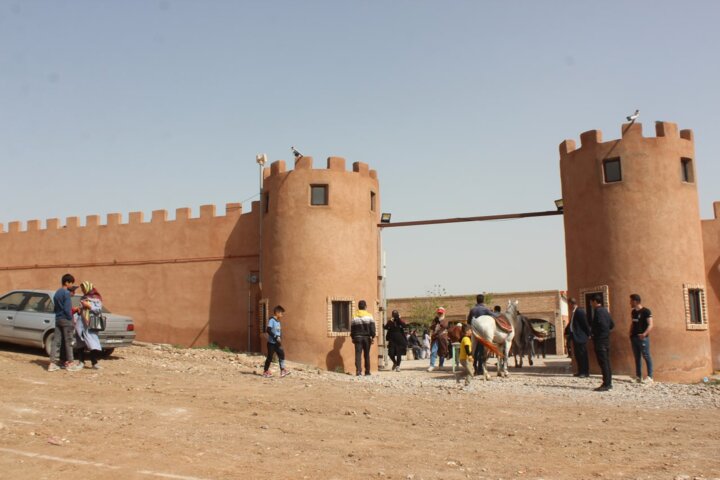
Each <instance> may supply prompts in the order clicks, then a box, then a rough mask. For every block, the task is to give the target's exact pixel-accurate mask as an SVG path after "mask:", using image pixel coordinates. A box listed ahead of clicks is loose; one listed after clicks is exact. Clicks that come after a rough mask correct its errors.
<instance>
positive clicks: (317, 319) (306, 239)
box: [260, 157, 382, 372]
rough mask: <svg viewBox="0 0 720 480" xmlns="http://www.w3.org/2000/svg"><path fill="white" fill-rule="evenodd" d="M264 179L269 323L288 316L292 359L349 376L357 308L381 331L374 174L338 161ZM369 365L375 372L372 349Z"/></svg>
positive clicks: (303, 160) (305, 163) (302, 162)
mask: <svg viewBox="0 0 720 480" xmlns="http://www.w3.org/2000/svg"><path fill="white" fill-rule="evenodd" d="M264 177H265V178H264V188H263V202H262V208H263V219H262V238H263V240H262V252H261V259H262V271H261V282H262V285H261V288H262V299H263V300H262V302H264V303H266V304H267V309H268V312H269V315H271V314H272V309H273V307H274V306H275V305H282V306H283V307H284V308H285V310H286V314H285V317H284V318H283V322H282V324H283V327H282V328H283V345H284V346H285V349H286V353H287V355H288V358H289V359H291V360H297V361H301V362H304V363H310V364H314V365H317V366H319V367H321V368H325V369H328V370H338V371H340V370H342V371H348V372H354V371H355V367H354V362H355V360H354V358H355V351H354V346H353V344H352V341H351V339H350V321H351V320H352V317H353V315H354V313H355V311H356V310H357V303H358V302H359V301H360V300H365V301H366V302H367V305H368V308H367V309H368V310H369V311H370V313H372V314H373V317H374V318H375V320H376V326H378V327H379V326H380V325H379V322H378V308H377V307H378V264H379V262H378V227H377V224H378V220H379V214H378V211H379V206H380V192H379V184H378V180H377V173H376V172H375V171H374V170H369V169H368V166H367V165H366V164H364V163H360V162H356V163H354V164H353V168H352V171H347V170H346V168H345V159H344V158H339V157H330V158H328V160H327V168H326V169H313V160H312V158H311V157H300V158H299V159H298V160H297V161H296V162H295V168H294V170H292V171H286V167H285V162H284V161H282V160H280V161H276V162H273V164H272V165H271V166H270V167H269V168H266V169H265V170H264ZM260 323H261V324H262V322H260ZM380 334H382V331H381V330H380V329H378V335H380ZM371 359H372V362H373V368H374V369H376V368H377V342H375V344H374V345H373V348H372V352H371Z"/></svg>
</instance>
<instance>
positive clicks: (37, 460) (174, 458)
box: [0, 345, 720, 480]
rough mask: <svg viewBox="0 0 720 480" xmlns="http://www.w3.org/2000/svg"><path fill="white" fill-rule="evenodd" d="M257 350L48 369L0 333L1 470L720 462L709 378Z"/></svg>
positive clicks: (559, 472) (126, 472)
mask: <svg viewBox="0 0 720 480" xmlns="http://www.w3.org/2000/svg"><path fill="white" fill-rule="evenodd" d="M260 361H261V359H260V358H258V357H252V356H250V357H247V356H245V355H235V354H228V353H224V352H218V351H208V350H181V349H173V348H171V347H167V346H163V347H160V346H148V345H145V346H135V347H131V348H128V349H124V350H118V351H117V354H116V355H115V356H114V357H113V358H111V359H109V360H108V361H105V362H103V366H104V367H105V368H104V369H103V370H101V371H93V370H88V369H86V370H83V371H81V372H75V373H72V372H65V371H60V372H53V373H49V372H46V371H45V369H44V367H45V365H46V358H45V357H44V356H42V352H40V351H38V350H33V349H23V348H17V347H13V346H9V345H0V478H11V479H53V480H55V479H71V478H72V479H77V478H118V479H135V478H137V479H152V478H169V479H189V480H197V479H255V478H257V479H273V478H290V479H296V478H297V479H316V478H317V479H325V478H337V479H366V478H375V479H403V480H409V479H413V480H419V479H435V478H443V479H464V478H473V479H475V478H478V479H480V478H488V479H500V478H502V479H508V478H522V479H524V478H546V479H556V478H572V479H576V478H653V479H655V478H669V479H675V478H694V477H699V478H715V477H720V415H718V413H719V412H720V409H719V408H718V407H719V405H720V389H718V387H717V386H711V385H697V386H692V387H684V386H673V385H653V386H652V387H643V386H641V385H636V384H631V383H630V382H629V381H627V380H623V379H617V380H616V388H615V390H614V391H612V392H609V393H595V392H592V391H591V388H592V387H594V386H596V385H597V384H598V383H599V381H598V380H597V378H594V379H591V380H590V381H588V380H580V379H574V378H572V377H568V376H567V375H563V374H559V373H557V372H562V371H563V370H564V368H565V365H564V364H563V363H562V361H561V360H559V359H556V360H553V361H550V362H548V363H549V364H550V367H547V366H546V367H535V368H533V369H528V368H526V369H525V370H524V371H523V373H515V374H513V375H511V377H510V378H509V379H497V378H493V380H492V381H491V382H488V383H483V382H481V381H475V382H473V384H472V385H471V386H470V387H469V388H464V387H462V386H458V385H456V383H455V382H454V380H453V379H452V376H451V374H450V373H449V372H433V373H432V374H429V373H427V372H424V371H422V369H423V367H424V362H422V363H420V362H414V363H413V362H411V365H410V367H409V369H406V370H404V371H402V372H400V373H396V372H383V373H380V374H379V375H376V376H373V377H370V378H360V379H356V378H354V377H349V376H347V375H341V374H335V373H325V372H322V373H321V372H318V371H317V370H315V369H312V368H306V367H303V366H301V365H293V366H292V367H293V374H292V375H290V376H289V377H287V378H283V379H280V378H273V379H263V378H261V377H260V376H258V375H256V374H255V373H254V371H259V370H260V368H259V367H257V366H258V365H259V364H260ZM553 362H555V363H554V364H553ZM553 365H554V366H553Z"/></svg>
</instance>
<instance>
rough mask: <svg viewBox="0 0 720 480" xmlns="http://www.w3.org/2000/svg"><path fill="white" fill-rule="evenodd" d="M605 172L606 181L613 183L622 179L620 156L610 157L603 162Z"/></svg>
mask: <svg viewBox="0 0 720 480" xmlns="http://www.w3.org/2000/svg"><path fill="white" fill-rule="evenodd" d="M603 173H604V174H605V183H613V182H620V181H622V169H621V168H620V159H619V158H610V159H607V160H605V161H604V162H603Z"/></svg>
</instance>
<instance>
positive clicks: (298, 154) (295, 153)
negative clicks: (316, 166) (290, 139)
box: [290, 147, 303, 160]
mask: <svg viewBox="0 0 720 480" xmlns="http://www.w3.org/2000/svg"><path fill="white" fill-rule="evenodd" d="M290 150H292V152H293V155H295V160H300V159H301V158H302V157H303V154H302V153H300V152H298V151H297V149H296V148H295V147H290Z"/></svg>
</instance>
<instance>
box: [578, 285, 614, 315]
mask: <svg viewBox="0 0 720 480" xmlns="http://www.w3.org/2000/svg"><path fill="white" fill-rule="evenodd" d="M595 295H600V297H601V298H602V306H603V307H605V308H607V309H608V310H609V309H610V290H609V288H608V286H607V285H598V286H596V287H590V288H583V289H581V290H580V298H582V300H583V305H585V311H586V312H587V316H588V320H589V321H591V322H592V318H593V314H594V313H595V312H594V310H593V308H592V305H590V300H592V298H593V297H594V296H595Z"/></svg>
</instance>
